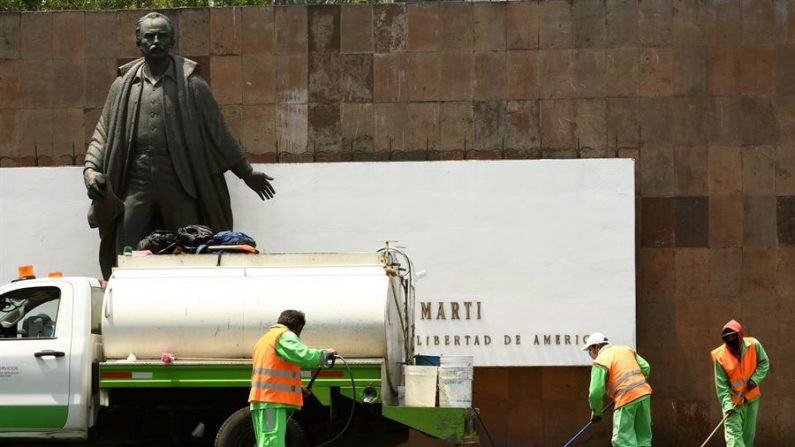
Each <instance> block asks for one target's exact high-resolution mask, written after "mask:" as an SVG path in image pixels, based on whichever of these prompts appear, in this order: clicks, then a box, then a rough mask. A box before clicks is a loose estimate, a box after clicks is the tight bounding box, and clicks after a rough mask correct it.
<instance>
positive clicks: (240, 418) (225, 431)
mask: <svg viewBox="0 0 795 447" xmlns="http://www.w3.org/2000/svg"><path fill="white" fill-rule="evenodd" d="M256 445H257V439H256V438H255V437H254V423H253V422H251V409H250V408H249V407H244V408H241V409H239V410H237V411H235V412H234V413H232V415H231V416H229V417H228V418H226V420H225V421H224V423H223V424H221V428H219V429H218V434H217V435H216V436H215V447H254V446H256Z"/></svg>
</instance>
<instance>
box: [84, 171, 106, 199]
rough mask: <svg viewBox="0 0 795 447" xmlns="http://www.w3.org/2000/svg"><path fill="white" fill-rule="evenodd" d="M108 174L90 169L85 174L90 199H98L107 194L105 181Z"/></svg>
mask: <svg viewBox="0 0 795 447" xmlns="http://www.w3.org/2000/svg"><path fill="white" fill-rule="evenodd" d="M107 177H108V176H107V175H105V174H100V173H99V172H97V171H92V170H88V171H86V172H85V174H84V175H83V180H84V181H85V183H86V189H87V192H88V198H89V199H96V198H98V197H102V196H104V195H105V182H106V181H107Z"/></svg>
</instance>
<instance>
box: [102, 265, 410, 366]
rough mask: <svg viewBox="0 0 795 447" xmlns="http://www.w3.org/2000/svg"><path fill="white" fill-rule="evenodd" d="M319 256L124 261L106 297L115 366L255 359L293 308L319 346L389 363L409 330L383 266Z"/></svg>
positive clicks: (310, 341) (109, 352) (106, 339)
mask: <svg viewBox="0 0 795 447" xmlns="http://www.w3.org/2000/svg"><path fill="white" fill-rule="evenodd" d="M307 256H308V255H307ZM313 256H314V257H303V258H302V257H301V256H293V257H287V258H279V257H278V255H259V256H258V255H230V256H227V257H223V258H218V257H217V256H215V255H186V256H153V257H148V259H147V258H137V259H136V258H128V259H126V260H125V259H124V257H122V258H120V267H119V268H117V269H116V270H115V271H114V273H113V276H112V277H111V279H110V281H109V282H108V286H107V288H106V291H105V300H104V304H103V315H102V338H103V351H104V355H105V358H106V359H124V358H127V357H128V356H129V355H130V354H134V355H135V357H137V358H138V359H159V358H160V356H161V354H162V353H164V352H169V353H171V354H173V355H174V356H175V357H176V358H177V359H178V360H179V359H180V358H193V359H201V358H212V359H227V358H229V359H231V358H248V357H250V356H251V350H252V348H253V346H254V344H255V343H256V341H257V340H258V339H259V337H261V336H262V334H264V333H265V331H267V330H268V328H269V327H270V326H271V325H272V324H274V323H276V320H277V318H278V316H279V314H280V313H281V311H283V310H285V309H297V310H301V311H303V312H305V313H306V320H307V323H306V327H305V328H304V331H303V333H302V334H301V339H302V340H303V341H304V343H306V344H307V345H309V346H312V347H317V348H327V347H333V348H335V349H337V351H339V352H340V353H341V354H342V355H344V356H345V357H346V358H356V357H360V358H361V357H367V358H373V357H384V358H386V357H387V350H388V349H387V345H388V341H387V340H388V339H394V338H393V337H395V336H396V334H395V332H396V331H397V332H399V330H400V325H399V322H398V321H389V320H390V319H391V320H394V317H390V316H389V311H388V306H390V305H391V301H390V300H392V297H391V296H390V295H391V294H392V290H391V287H392V286H391V280H390V277H389V276H388V275H387V274H386V273H385V271H384V266H383V264H381V263H380V262H378V263H377V262H360V261H356V260H355V259H354V260H352V259H350V258H348V259H345V257H344V256H342V257H340V256H339V255H337V256H336V258H335V257H323V256H320V257H318V255H313ZM369 256H370V257H369V258H367V259H371V260H378V259H379V258H378V257H377V256H375V255H369ZM217 259H221V264H222V265H221V266H217V265H216V264H217ZM389 343H390V344H393V343H392V342H391V341H390V342H389Z"/></svg>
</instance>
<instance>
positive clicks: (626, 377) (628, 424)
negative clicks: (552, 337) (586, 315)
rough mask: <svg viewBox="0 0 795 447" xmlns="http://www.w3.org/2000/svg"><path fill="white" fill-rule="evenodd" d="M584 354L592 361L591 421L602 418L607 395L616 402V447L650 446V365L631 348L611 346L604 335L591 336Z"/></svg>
mask: <svg viewBox="0 0 795 447" xmlns="http://www.w3.org/2000/svg"><path fill="white" fill-rule="evenodd" d="M582 350H583V351H588V354H589V355H590V356H591V358H592V359H594V360H593V366H592V367H591V386H590V389H589V391H588V402H589V404H590V406H591V421H593V422H599V420H600V419H601V418H602V414H601V411H602V399H603V398H604V395H605V393H607V395H608V396H609V397H610V398H611V399H613V401H614V402H615V412H614V413H613V437H612V439H611V440H612V443H613V446H614V447H650V446H651V386H650V385H649V384H648V382H647V379H648V377H649V371H650V370H651V368H650V367H649V362H647V361H646V360H645V359H644V358H643V357H641V356H640V355H638V354H637V353H636V352H635V350H634V349H632V348H630V347H629V346H620V345H611V344H608V342H607V337H605V336H604V334H602V333H601V332H594V333H593V334H591V335H589V336H588V339H587V340H586V344H585V346H584V347H583V348H582Z"/></svg>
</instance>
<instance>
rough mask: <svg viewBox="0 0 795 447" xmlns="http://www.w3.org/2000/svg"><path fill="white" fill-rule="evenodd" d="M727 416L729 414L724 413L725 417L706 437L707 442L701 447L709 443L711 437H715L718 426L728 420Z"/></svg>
mask: <svg viewBox="0 0 795 447" xmlns="http://www.w3.org/2000/svg"><path fill="white" fill-rule="evenodd" d="M729 414H730V413H729V412H726V416H723V419H721V420H720V422H719V423H718V425H717V426H716V427H715V430H712V433H710V434H709V436H708V437H707V440H706V441H704V443H703V444H701V447H705V446H706V445H707V443H709V441H710V439H712V437H713V436H715V433H716V432H717V431H718V429H719V428H720V426H721V425H723V423H724V422H726V419H728V418H729Z"/></svg>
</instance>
